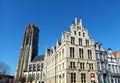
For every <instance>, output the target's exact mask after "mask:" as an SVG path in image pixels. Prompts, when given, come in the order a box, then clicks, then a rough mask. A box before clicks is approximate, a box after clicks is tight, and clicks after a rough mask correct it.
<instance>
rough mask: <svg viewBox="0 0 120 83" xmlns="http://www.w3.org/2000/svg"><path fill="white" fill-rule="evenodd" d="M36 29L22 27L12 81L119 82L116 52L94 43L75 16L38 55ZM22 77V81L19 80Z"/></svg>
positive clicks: (48, 82) (80, 20)
mask: <svg viewBox="0 0 120 83" xmlns="http://www.w3.org/2000/svg"><path fill="white" fill-rule="evenodd" d="M38 40H39V28H38V27H37V26H35V25H34V24H29V25H28V26H27V27H26V30H25V33H24V38H23V42H22V46H21V49H20V56H19V60H18V64H17V67H16V73H15V82H16V81H19V82H25V83H119V82H120V79H119V78H120V51H117V53H116V52H114V53H112V52H111V50H110V49H108V50H104V49H103V47H102V44H101V43H96V44H94V39H93V38H90V36H89V34H88V30H87V29H85V27H84V26H83V25H82V19H77V18H75V22H74V23H73V24H71V25H70V31H64V32H63V33H62V36H61V39H60V40H58V41H57V42H56V45H55V46H52V47H51V48H50V49H49V48H47V47H46V52H45V55H39V56H38ZM23 79H24V80H23Z"/></svg>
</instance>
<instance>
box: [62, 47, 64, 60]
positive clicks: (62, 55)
mask: <svg viewBox="0 0 120 83" xmlns="http://www.w3.org/2000/svg"><path fill="white" fill-rule="evenodd" d="M63 58H64V49H62V59H63Z"/></svg>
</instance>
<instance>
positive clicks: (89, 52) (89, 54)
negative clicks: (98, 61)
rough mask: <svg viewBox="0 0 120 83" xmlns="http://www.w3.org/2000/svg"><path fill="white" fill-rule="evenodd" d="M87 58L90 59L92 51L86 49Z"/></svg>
mask: <svg viewBox="0 0 120 83" xmlns="http://www.w3.org/2000/svg"><path fill="white" fill-rule="evenodd" d="M88 59H92V51H91V50H88Z"/></svg>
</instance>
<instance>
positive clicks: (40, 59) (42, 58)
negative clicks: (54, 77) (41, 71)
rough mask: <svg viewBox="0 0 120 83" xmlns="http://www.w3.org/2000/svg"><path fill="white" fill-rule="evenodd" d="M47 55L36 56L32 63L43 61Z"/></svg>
mask: <svg viewBox="0 0 120 83" xmlns="http://www.w3.org/2000/svg"><path fill="white" fill-rule="evenodd" d="M44 56H45V55H39V56H35V58H34V59H33V60H32V62H37V61H43V60H44Z"/></svg>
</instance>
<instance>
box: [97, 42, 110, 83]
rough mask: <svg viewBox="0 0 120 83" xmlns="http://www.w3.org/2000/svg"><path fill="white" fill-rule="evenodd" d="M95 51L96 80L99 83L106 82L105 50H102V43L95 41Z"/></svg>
mask: <svg viewBox="0 0 120 83" xmlns="http://www.w3.org/2000/svg"><path fill="white" fill-rule="evenodd" d="M95 53H96V60H97V67H98V73H97V74H98V81H99V83H108V80H107V51H106V50H104V48H103V46H102V44H101V43H100V42H97V43H96V44H95Z"/></svg>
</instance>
